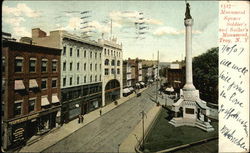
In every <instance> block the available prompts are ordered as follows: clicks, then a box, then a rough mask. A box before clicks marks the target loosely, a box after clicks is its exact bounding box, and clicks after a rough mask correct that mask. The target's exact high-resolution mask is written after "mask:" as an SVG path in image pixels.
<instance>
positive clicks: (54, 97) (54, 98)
mask: <svg viewBox="0 0 250 153" xmlns="http://www.w3.org/2000/svg"><path fill="white" fill-rule="evenodd" d="M58 102H60V101H59V98H58V97H57V95H52V103H53V104H55V103H58Z"/></svg>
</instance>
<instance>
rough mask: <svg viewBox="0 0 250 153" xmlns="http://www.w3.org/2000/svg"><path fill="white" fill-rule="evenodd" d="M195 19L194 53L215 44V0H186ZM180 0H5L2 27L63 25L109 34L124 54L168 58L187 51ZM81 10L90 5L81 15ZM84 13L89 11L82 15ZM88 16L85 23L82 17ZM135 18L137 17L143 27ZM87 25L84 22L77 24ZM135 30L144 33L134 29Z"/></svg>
mask: <svg viewBox="0 0 250 153" xmlns="http://www.w3.org/2000/svg"><path fill="white" fill-rule="evenodd" d="M189 3H190V5H191V15H192V17H193V19H194V25H193V44H192V45H193V56H197V55H199V54H201V53H203V52H205V51H206V50H208V49H210V48H212V47H217V46H218V43H217V37H218V2H217V1H190V2H189ZM185 7H186V6H185V2H184V1H73V2H72V1H53V2H50V1H4V2H3V5H2V19H3V20H2V21H3V22H2V30H3V31H4V32H10V33H12V35H13V36H14V37H15V38H18V39H19V38H20V37H22V36H31V29H32V28H37V27H39V28H41V29H42V30H44V31H45V32H47V34H48V33H49V31H53V30H58V29H61V30H67V31H68V32H70V33H75V34H81V33H82V32H84V31H85V32H86V31H89V30H90V31H93V32H91V33H89V35H90V36H92V37H91V39H95V40H97V39H98V38H101V37H102V33H103V36H104V38H108V37H110V27H111V26H110V25H111V22H110V21H111V19H112V36H113V37H117V39H118V42H121V43H122V44H123V57H124V59H126V58H128V57H130V58H136V57H138V58H142V59H152V58H153V54H154V59H156V55H157V51H158V50H159V51H160V61H163V62H170V61H174V60H180V59H181V58H184V57H185V52H184V49H185V48H184V46H185V42H184V40H185V35H184V32H185V27H184V23H183V19H184V16H185ZM83 11H90V12H88V13H86V14H84V15H82V14H80V12H83ZM83 16H90V17H88V18H86V19H85V20H82V19H80V18H81V17H83ZM84 21H87V23H85V24H81V22H84ZM135 23H141V24H140V27H141V28H142V27H144V28H143V29H142V30H138V26H137V28H136V25H139V24H135ZM85 26H88V28H84V29H81V28H82V27H85ZM138 32H140V33H142V34H140V35H138Z"/></svg>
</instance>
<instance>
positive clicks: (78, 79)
mask: <svg viewBox="0 0 250 153" xmlns="http://www.w3.org/2000/svg"><path fill="white" fill-rule="evenodd" d="M79 81H80V78H79V76H78V77H77V84H79Z"/></svg>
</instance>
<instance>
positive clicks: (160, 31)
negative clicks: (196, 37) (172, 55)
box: [153, 26, 202, 36]
mask: <svg viewBox="0 0 250 153" xmlns="http://www.w3.org/2000/svg"><path fill="white" fill-rule="evenodd" d="M192 33H193V34H201V33H202V32H201V31H199V30H193V31H192ZM183 34H185V30H184V29H183V30H177V29H175V28H173V27H168V26H164V27H159V28H157V29H156V30H155V31H154V32H153V35H155V36H165V35H183Z"/></svg>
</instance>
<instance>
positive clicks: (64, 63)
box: [63, 62, 66, 71]
mask: <svg viewBox="0 0 250 153" xmlns="http://www.w3.org/2000/svg"><path fill="white" fill-rule="evenodd" d="M63 71H66V62H63Z"/></svg>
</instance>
